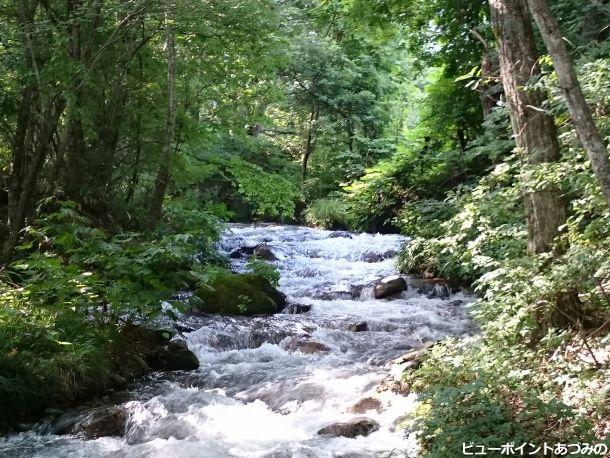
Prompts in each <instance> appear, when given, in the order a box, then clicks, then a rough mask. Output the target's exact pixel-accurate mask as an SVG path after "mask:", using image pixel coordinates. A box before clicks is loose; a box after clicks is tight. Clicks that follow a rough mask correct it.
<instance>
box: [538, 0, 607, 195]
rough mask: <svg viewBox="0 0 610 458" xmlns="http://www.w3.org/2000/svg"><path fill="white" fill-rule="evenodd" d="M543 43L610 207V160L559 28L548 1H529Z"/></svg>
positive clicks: (579, 136)
mask: <svg viewBox="0 0 610 458" xmlns="http://www.w3.org/2000/svg"><path fill="white" fill-rule="evenodd" d="M527 1H528V4H529V7H530V10H531V12H532V15H533V16H534V19H535V20H536V23H537V24H538V28H539V29H540V33H541V34H542V39H543V40H544V43H545V44H546V47H547V49H548V51H549V53H550V54H551V58H552V59H553V65H554V66H555V72H556V73H557V80H558V81H559V86H560V87H561V89H562V91H563V95H564V97H565V100H566V102H567V105H568V109H569V110H570V114H571V115H572V122H573V123H574V126H575V128H576V133H577V134H578V138H579V139H580V142H581V143H582V146H583V148H584V149H585V151H586V152H587V155H588V156H589V161H590V162H591V168H592V169H593V172H594V173H595V177H596V178H597V181H598V183H599V186H600V187H601V189H602V192H603V194H604V196H605V197H606V200H607V202H608V206H609V207H610V160H609V159H608V150H607V148H606V146H605V145H604V142H603V140H602V137H601V135H600V134H599V130H598V129H597V126H596V125H595V121H594V120H593V116H592V114H591V110H590V109H589V105H587V100H586V99H585V96H584V94H583V92H582V88H581V87H580V83H579V82H578V78H577V76H576V71H575V70H574V66H573V65H572V61H571V59H570V54H569V53H568V49H567V47H566V44H565V41H564V40H563V38H562V36H561V30H560V28H559V24H558V22H557V20H556V19H555V17H554V16H553V13H552V12H551V9H550V8H549V5H548V3H547V1H546V0H527Z"/></svg>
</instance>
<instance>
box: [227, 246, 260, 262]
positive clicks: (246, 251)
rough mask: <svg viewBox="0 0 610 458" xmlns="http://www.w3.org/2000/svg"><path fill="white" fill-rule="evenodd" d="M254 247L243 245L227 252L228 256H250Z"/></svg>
mask: <svg viewBox="0 0 610 458" xmlns="http://www.w3.org/2000/svg"><path fill="white" fill-rule="evenodd" d="M254 248H256V247H249V246H243V247H241V248H237V249H236V250H233V251H231V253H229V257H230V258H231V259H239V258H247V257H248V256H252V253H253V252H254Z"/></svg>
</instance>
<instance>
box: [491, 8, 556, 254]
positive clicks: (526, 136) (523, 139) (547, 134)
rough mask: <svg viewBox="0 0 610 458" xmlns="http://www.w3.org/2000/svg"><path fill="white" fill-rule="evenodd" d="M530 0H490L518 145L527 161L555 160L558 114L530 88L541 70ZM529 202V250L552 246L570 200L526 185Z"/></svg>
mask: <svg viewBox="0 0 610 458" xmlns="http://www.w3.org/2000/svg"><path fill="white" fill-rule="evenodd" d="M524 2H525V0H489V6H490V9H491V20H492V25H493V28H494V33H495V35H496V39H497V42H498V47H499V55H500V74H501V77H502V84H503V86H504V92H505V94H506V99H507V102H508V106H509V111H510V118H511V124H512V128H513V132H514V135H515V139H516V143H517V147H518V148H520V149H521V150H522V151H523V153H524V161H525V163H526V164H528V165H537V164H542V163H545V162H555V161H556V160H557V159H558V158H559V144H558V141H557V132H556V128H555V124H554V121H553V118H552V117H551V116H550V115H548V114H547V113H545V112H544V111H542V110H541V109H540V107H541V105H542V102H543V101H544V94H542V93H541V92H540V91H535V90H526V89H525V86H526V85H527V83H528V82H529V80H530V78H531V77H532V76H534V75H536V74H538V73H539V69H538V65H537V60H538V56H537V53H536V44H535V41H534V32H533V28H532V24H531V22H530V18H529V15H528V11H527V6H526V4H525V3H524ZM525 208H526V214H527V227H528V250H529V251H530V252H532V253H542V252H545V251H548V250H549V249H550V247H551V243H552V241H553V239H554V238H555V236H556V235H557V232H558V228H559V227H560V226H561V225H562V224H563V223H564V222H565V217H566V216H565V206H564V204H563V202H562V200H561V196H560V193H559V191H558V190H557V189H553V188H547V189H542V190H536V191H534V190H527V191H526V195H525Z"/></svg>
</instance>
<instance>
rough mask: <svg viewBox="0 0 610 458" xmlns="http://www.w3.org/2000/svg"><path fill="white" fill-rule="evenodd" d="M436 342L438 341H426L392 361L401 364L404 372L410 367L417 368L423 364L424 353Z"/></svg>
mask: <svg viewBox="0 0 610 458" xmlns="http://www.w3.org/2000/svg"><path fill="white" fill-rule="evenodd" d="M435 343H436V342H426V343H425V344H423V345H421V346H419V347H417V348H415V349H413V350H411V351H410V352H408V353H406V354H404V355H402V356H401V357H399V358H396V359H395V360H394V361H392V363H393V364H397V365H399V366H400V368H401V370H402V371H403V372H404V371H406V370H410V369H417V368H418V367H419V366H420V365H421V363H422V360H423V357H424V355H425V354H426V353H427V352H428V350H430V348H432V347H433V346H434V344H435Z"/></svg>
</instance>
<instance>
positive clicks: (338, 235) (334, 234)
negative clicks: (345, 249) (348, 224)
mask: <svg viewBox="0 0 610 458" xmlns="http://www.w3.org/2000/svg"><path fill="white" fill-rule="evenodd" d="M328 238H329V239H339V238H341V239H351V238H353V235H352V234H350V233H349V232H347V231H334V232H331V234H330V235H329V236H328Z"/></svg>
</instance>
